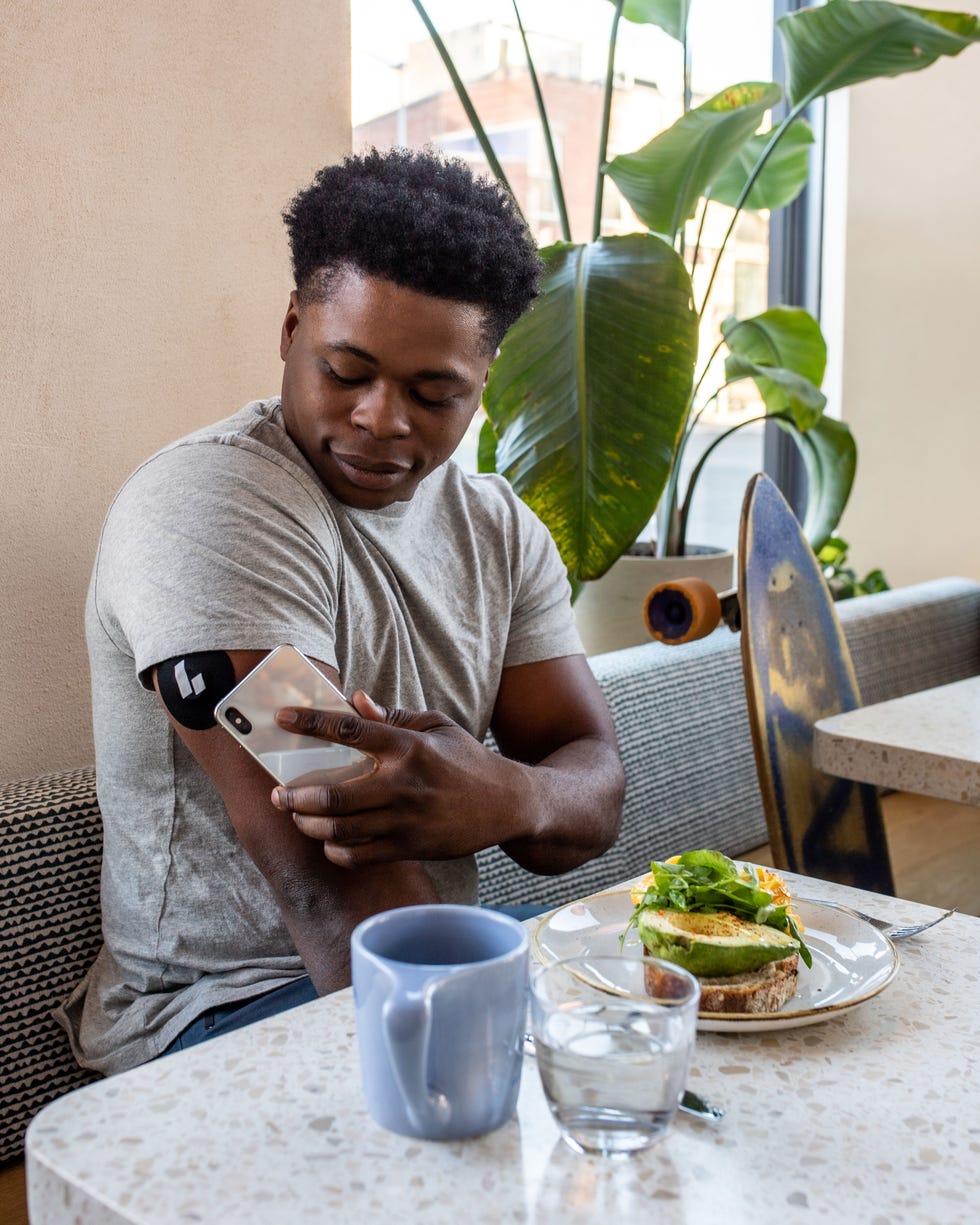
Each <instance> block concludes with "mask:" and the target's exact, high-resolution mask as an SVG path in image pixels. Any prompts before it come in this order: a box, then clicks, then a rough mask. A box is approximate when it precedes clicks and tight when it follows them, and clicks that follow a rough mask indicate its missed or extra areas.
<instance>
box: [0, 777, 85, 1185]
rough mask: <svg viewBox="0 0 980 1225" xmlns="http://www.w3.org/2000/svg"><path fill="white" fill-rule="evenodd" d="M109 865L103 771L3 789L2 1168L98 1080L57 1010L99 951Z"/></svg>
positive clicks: (0, 870)
mask: <svg viewBox="0 0 980 1225" xmlns="http://www.w3.org/2000/svg"><path fill="white" fill-rule="evenodd" d="M101 862H102V819H101V816H100V815H99V806H98V801H97V800H96V795H95V772H94V770H92V769H91V768H85V769H80V770H71V771H67V772H65V773H61V774H45V775H42V776H41V777H39V778H32V779H25V780H24V781H21V782H8V783H0V1086H2V1088H0V1098H2V1107H0V1163H3V1162H7V1161H11V1160H13V1159H16V1158H19V1157H20V1155H21V1153H22V1151H23V1142H24V1132H25V1130H26V1128H27V1124H28V1123H29V1122H30V1121H31V1119H32V1118H33V1116H34V1115H35V1114H36V1113H37V1112H38V1110H40V1109H41V1107H42V1106H44V1105H45V1104H46V1103H48V1102H49V1101H51V1100H53V1099H54V1098H56V1097H59V1096H60V1095H61V1094H62V1093H67V1092H68V1091H69V1090H70V1089H75V1088H77V1087H78V1086H79V1085H82V1084H85V1083H86V1082H87V1081H90V1080H92V1079H94V1075H93V1073H91V1072H87V1071H85V1070H84V1069H82V1068H79V1066H78V1065H77V1064H76V1063H75V1060H74V1057H73V1056H72V1053H71V1048H70V1047H69V1045H68V1039H67V1037H66V1036H65V1034H64V1032H63V1031H62V1029H61V1028H60V1026H59V1025H58V1024H57V1023H56V1022H55V1021H54V1019H53V1018H52V1016H51V1010H52V1009H53V1008H54V1007H55V1006H56V1005H58V1004H60V1003H62V1002H63V1001H64V1000H65V999H67V997H68V996H69V995H70V994H71V991H72V989H73V988H74V986H75V985H76V983H77V982H78V980H79V979H80V978H81V977H82V975H83V974H84V973H85V971H86V969H87V968H88V966H89V965H90V963H91V962H92V960H93V959H94V957H95V955H96V953H97V952H98V950H99V946H100V944H101V929H100V921H99V871H100V866H101Z"/></svg>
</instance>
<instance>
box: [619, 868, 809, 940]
mask: <svg viewBox="0 0 980 1225" xmlns="http://www.w3.org/2000/svg"><path fill="white" fill-rule="evenodd" d="M678 859H680V856H679V855H674V856H673V857H672V858H671V859H668V860H667V861H666V862H667V863H677V861H678ZM736 862H738V868H739V873H738V874H739V876H741V877H742V879H743V880H745V881H748V882H749V883H750V884H751V883H752V878H753V875H754V876H755V879H756V881H757V882H758V885H759V888H760V889H765V891H766V893H768V894H770V895H771V896H772V900H773V902H775V904H776V905H777V906H788V907H789V910H788V912H787V913H788V914H790V915H791V916H792V918H793V920H794V922H795V923H796V926H797V927H798V928H799V929H800V931H801V932H802V931H803V930H804V927H803V924H802V923H801V921H800V916H799V915H798V914H797V913H796V911H795V910H794V909H793V908H792V905H791V903H792V901H793V898H792V895H791V894H790V891H789V889H788V888H787V887H786V882H785V881H784V880H783V878H782V877H781V876H780V875H779V873H778V872H775V871H773V869H772V868H766V867H763V866H762V864H752V865H749V864H747V863H742V862H741V861H736ZM651 884H653V875H652V873H651V874H648V875H647V876H645V877H644V878H643V880H641V881H640V882H639V883H638V884H636V885H634V886H633V888H632V889H631V890H630V897H631V899H632V901H633V905H634V906H639V904H640V902H642V901H643V895H644V893H646V891H647V889H648V888H649V887H650V885H651Z"/></svg>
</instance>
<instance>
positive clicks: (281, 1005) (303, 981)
mask: <svg viewBox="0 0 980 1225" xmlns="http://www.w3.org/2000/svg"><path fill="white" fill-rule="evenodd" d="M316 998H317V993H316V989H315V988H314V986H313V984H312V983H311V982H310V980H309V977H308V976H306V975H304V976H303V977H302V978H294V979H293V981H292V982H290V983H285V984H284V985H283V986H281V987H276V988H275V990H273V991H266V993H265V994H264V995H259V996H255V997H254V998H253V999H250V1000H236V1001H235V1003H233V1004H222V1005H220V1006H219V1007H218V1008H214V1009H212V1011H210V1012H205V1013H203V1014H202V1015H201V1016H199V1017H198V1018H197V1020H196V1021H192V1022H191V1023H190V1025H188V1026H187V1028H186V1029H185V1030H183V1031H182V1032H181V1033H179V1034H178V1035H177V1037H176V1038H175V1039H174V1040H173V1042H171V1043H170V1045H169V1046H168V1047H167V1049H166V1050H165V1051H163V1052H161V1054H160V1056H159V1058H161V1059H162V1058H163V1056H164V1055H170V1054H172V1053H173V1052H174V1051H185V1050H187V1048H188V1047H189V1046H197V1044H198V1043H199V1042H206V1041H207V1040H208V1039H209V1038H217V1037H218V1035H219V1034H227V1033H230V1032H231V1031H232V1030H233V1029H241V1028H242V1027H243V1026H245V1025H251V1024H252V1022H253V1021H264V1020H265V1018H266V1017H274V1016H276V1014H277V1013H280V1012H286V1010H287V1009H289V1008H296V1007H297V1006H298V1005H300V1004H308V1003H309V1002H310V1000H315V999H316Z"/></svg>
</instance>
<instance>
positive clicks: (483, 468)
mask: <svg viewBox="0 0 980 1225" xmlns="http://www.w3.org/2000/svg"><path fill="white" fill-rule="evenodd" d="M476 470H477V472H496V471H497V435H496V434H495V433H494V429H493V422H492V421H491V420H490V418H489V417H488V418H487V419H486V421H484V423H483V424H482V425H481V426H480V436H479V438H478V439H477V443H476Z"/></svg>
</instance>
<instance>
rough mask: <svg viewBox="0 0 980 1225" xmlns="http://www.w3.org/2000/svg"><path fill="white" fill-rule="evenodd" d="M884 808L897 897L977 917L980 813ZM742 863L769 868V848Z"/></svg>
mask: <svg viewBox="0 0 980 1225" xmlns="http://www.w3.org/2000/svg"><path fill="white" fill-rule="evenodd" d="M882 809H883V811H884V816H885V826H886V828H887V831H888V846H889V851H890V853H891V860H892V871H893V872H894V874H895V884H896V892H897V893H898V896H899V897H904V898H909V899H910V900H911V901H915V902H926V903H928V904H929V905H930V906H942V907H943V908H944V909H945V908H948V907H950V906H956V907H957V908H958V909H959V910H961V911H962V912H963V913H964V914H970V915H978V916H980V810H978V809H976V808H972V807H970V806H968V805H966V804H953V803H951V802H949V801H946V800H930V799H925V798H923V797H922V796H916V795H907V794H905V793H897V794H895V795H890V796H885V797H884V799H883V800H882ZM745 858H746V859H751V860H754V861H755V862H756V863H772V857H771V855H770V854H769V848H768V846H764V847H758V848H757V849H756V850H754V851H750V852H746V855H745ZM0 1222H2V1225H27V1195H26V1191H25V1188H24V1166H23V1164H19V1165H16V1166H10V1167H8V1168H7V1169H5V1170H0ZM38 1225H43V1223H38Z"/></svg>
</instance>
